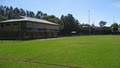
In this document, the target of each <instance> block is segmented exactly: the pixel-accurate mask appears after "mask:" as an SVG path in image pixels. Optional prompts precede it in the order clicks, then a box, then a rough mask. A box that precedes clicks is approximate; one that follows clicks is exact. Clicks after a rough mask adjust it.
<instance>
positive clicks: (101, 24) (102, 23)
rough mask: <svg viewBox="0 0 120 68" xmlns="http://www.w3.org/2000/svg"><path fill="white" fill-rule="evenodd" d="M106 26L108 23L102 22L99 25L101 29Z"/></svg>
mask: <svg viewBox="0 0 120 68" xmlns="http://www.w3.org/2000/svg"><path fill="white" fill-rule="evenodd" d="M106 24H107V22H106V21H100V23H99V25H100V27H104V26H105V25H106Z"/></svg>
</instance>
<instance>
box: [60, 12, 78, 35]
mask: <svg viewBox="0 0 120 68" xmlns="http://www.w3.org/2000/svg"><path fill="white" fill-rule="evenodd" d="M61 20H62V21H63V23H64V29H63V32H62V33H63V34H64V35H72V34H71V32H72V31H76V32H78V31H79V25H78V24H79V21H78V20H76V19H75V18H74V17H73V15H72V14H68V15H66V16H64V15H62V16H61Z"/></svg>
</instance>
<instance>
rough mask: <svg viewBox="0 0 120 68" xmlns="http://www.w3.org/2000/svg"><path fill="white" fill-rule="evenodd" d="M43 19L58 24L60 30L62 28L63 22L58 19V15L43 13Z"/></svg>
mask: <svg viewBox="0 0 120 68" xmlns="http://www.w3.org/2000/svg"><path fill="white" fill-rule="evenodd" d="M43 19H44V20H47V21H50V22H53V23H56V24H59V28H60V32H61V31H62V30H63V28H64V23H63V22H62V20H60V19H59V18H58V17H56V16H54V15H47V14H45V15H44V16H43Z"/></svg>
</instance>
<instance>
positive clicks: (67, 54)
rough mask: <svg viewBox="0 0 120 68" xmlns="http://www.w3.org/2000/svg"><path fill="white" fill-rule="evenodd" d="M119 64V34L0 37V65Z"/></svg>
mask: <svg viewBox="0 0 120 68" xmlns="http://www.w3.org/2000/svg"><path fill="white" fill-rule="evenodd" d="M80 67H81V68H120V36H119V35H115V36H112V35H108V36H107V35H106V36H79V37H65V38H59V39H51V40H29V41H0V68H80Z"/></svg>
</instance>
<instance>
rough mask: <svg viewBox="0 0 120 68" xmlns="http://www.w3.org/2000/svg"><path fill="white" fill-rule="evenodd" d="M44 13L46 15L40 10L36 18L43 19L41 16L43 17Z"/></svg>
mask: <svg viewBox="0 0 120 68" xmlns="http://www.w3.org/2000/svg"><path fill="white" fill-rule="evenodd" d="M43 15H44V14H43V12H41V11H38V12H37V14H36V18H38V19H41V18H43Z"/></svg>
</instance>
